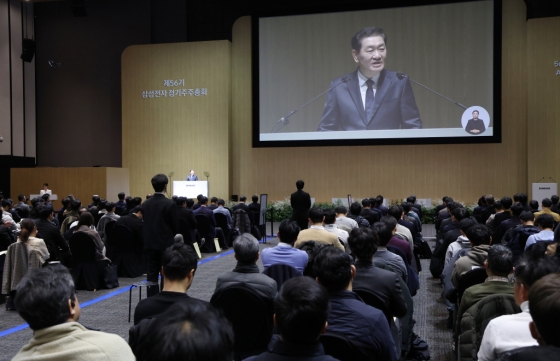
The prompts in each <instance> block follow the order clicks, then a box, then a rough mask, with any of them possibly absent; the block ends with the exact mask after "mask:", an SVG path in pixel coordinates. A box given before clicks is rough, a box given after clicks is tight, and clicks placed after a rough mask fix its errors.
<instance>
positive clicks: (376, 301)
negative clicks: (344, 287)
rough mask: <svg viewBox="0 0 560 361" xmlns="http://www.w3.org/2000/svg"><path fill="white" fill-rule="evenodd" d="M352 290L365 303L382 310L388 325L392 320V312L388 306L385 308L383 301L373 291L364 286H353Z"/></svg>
mask: <svg viewBox="0 0 560 361" xmlns="http://www.w3.org/2000/svg"><path fill="white" fill-rule="evenodd" d="M352 291H353V292H355V293H356V294H357V295H358V296H360V298H361V299H362V300H363V301H364V302H365V303H366V305H370V306H372V307H375V308H377V309H378V310H380V311H381V312H383V314H384V315H385V318H387V323H389V325H390V324H391V323H392V322H393V313H392V312H391V310H390V309H389V308H387V306H386V305H385V302H384V301H383V300H382V299H380V298H379V297H378V296H377V295H376V294H375V293H373V292H371V291H370V290H368V289H365V288H355V289H354V288H353V289H352Z"/></svg>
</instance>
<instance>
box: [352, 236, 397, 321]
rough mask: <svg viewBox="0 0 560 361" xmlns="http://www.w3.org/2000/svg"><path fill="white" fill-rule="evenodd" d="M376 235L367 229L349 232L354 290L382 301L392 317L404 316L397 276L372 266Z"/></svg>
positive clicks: (375, 250) (375, 248) (375, 249)
mask: <svg viewBox="0 0 560 361" xmlns="http://www.w3.org/2000/svg"><path fill="white" fill-rule="evenodd" d="M377 242H378V241H377V235H376V234H375V233H374V231H373V230H371V229H369V228H357V229H354V230H352V232H350V237H349V239H348V243H349V245H350V249H351V250H352V254H353V255H354V256H356V263H355V264H354V266H355V267H356V276H355V277H354V280H353V281H352V287H353V288H354V289H366V290H368V291H369V292H371V293H373V294H375V295H376V296H377V298H378V299H380V300H383V302H384V304H385V308H386V309H387V310H391V313H392V314H393V317H404V315H406V303H405V301H404V298H403V294H402V291H401V284H400V282H399V276H398V275H397V274H396V273H395V272H391V271H388V270H384V269H382V268H378V267H376V266H375V265H374V264H373V262H372V261H373V256H374V255H375V252H377Z"/></svg>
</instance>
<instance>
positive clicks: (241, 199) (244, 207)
mask: <svg viewBox="0 0 560 361" xmlns="http://www.w3.org/2000/svg"><path fill="white" fill-rule="evenodd" d="M246 202H247V197H245V196H243V195H242V196H241V197H239V203H237V204H236V205H235V206H234V207H233V211H234V212H235V211H236V210H238V209H242V210H244V211H245V212H246V213H248V212H249V206H247V204H245V203H246Z"/></svg>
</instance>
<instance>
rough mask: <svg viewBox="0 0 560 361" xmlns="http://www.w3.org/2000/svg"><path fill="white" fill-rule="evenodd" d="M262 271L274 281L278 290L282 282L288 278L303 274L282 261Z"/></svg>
mask: <svg viewBox="0 0 560 361" xmlns="http://www.w3.org/2000/svg"><path fill="white" fill-rule="evenodd" d="M262 273H263V274H265V275H267V276H268V277H270V278H272V279H273V280H275V281H276V286H277V287H278V291H280V289H281V288H282V285H283V284H284V282H286V281H287V280H289V279H290V278H294V277H300V276H303V273H302V272H300V271H298V270H297V268H295V267H294V266H290V265H289V264H282V263H277V264H273V265H272V266H270V267H268V268H267V269H265V270H264V271H263V272H262Z"/></svg>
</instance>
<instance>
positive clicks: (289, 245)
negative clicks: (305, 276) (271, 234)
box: [261, 219, 308, 273]
mask: <svg viewBox="0 0 560 361" xmlns="http://www.w3.org/2000/svg"><path fill="white" fill-rule="evenodd" d="M298 234H299V226H298V225H297V223H296V222H294V221H291V220H289V219H285V220H283V221H282V223H280V227H279V229H278V239H279V241H280V242H278V245H277V246H276V247H272V248H265V249H263V251H262V254H261V259H262V263H263V266H264V269H267V268H268V267H270V266H272V265H275V264H278V263H280V264H287V265H289V266H292V267H294V268H296V269H297V270H298V271H300V272H301V273H303V270H304V269H305V266H307V261H308V256H307V252H305V251H302V250H301V249H297V248H293V245H294V242H295V241H296V239H297V237H298Z"/></svg>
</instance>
